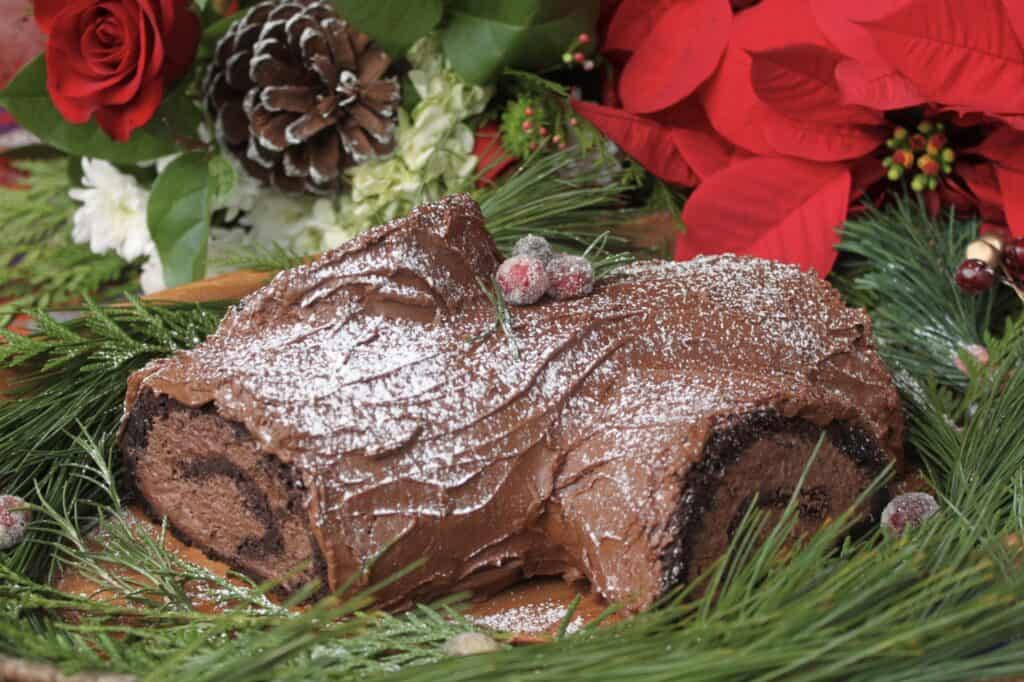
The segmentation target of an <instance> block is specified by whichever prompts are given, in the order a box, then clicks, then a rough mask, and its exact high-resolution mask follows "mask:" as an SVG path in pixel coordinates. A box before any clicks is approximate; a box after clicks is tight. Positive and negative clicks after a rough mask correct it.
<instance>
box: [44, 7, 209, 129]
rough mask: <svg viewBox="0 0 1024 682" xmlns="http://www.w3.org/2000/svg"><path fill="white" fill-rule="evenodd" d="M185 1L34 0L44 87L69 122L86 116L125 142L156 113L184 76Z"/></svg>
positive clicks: (191, 20) (195, 21)
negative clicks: (43, 37)
mask: <svg viewBox="0 0 1024 682" xmlns="http://www.w3.org/2000/svg"><path fill="white" fill-rule="evenodd" d="M187 7H188V0H35V17H36V22H37V23H38V24H39V26H40V28H42V30H43V32H44V33H47V34H49V40H48V42H47V45H46V71H47V78H46V87H47V89H48V90H49V92H50V98H51V99H52V100H53V103H54V105H55V106H56V107H57V110H58V111H59V112H60V114H61V116H63V117H64V118H65V119H66V120H68V121H70V122H71V123H85V122H86V121H88V120H89V119H90V118H91V117H92V116H94V115H95V116H96V121H97V122H98V123H99V124H100V127H101V128H103V130H105V131H106V132H107V134H108V135H110V136H111V137H112V138H114V139H115V140H118V141H121V142H123V141H125V140H127V139H128V137H129V136H130V135H131V133H132V131H133V130H135V129H136V128H139V127H141V126H143V125H145V124H146V123H147V122H148V121H149V120H150V119H151V118H153V114H154V113H155V112H156V110H157V107H159V106H160V102H161V100H162V99H163V96H164V90H165V88H166V86H167V85H169V84H170V83H172V82H173V81H175V80H177V79H178V78H181V77H182V76H183V75H184V74H185V71H187V70H188V67H189V65H191V63H192V59H193V58H194V56H195V52H196V46H197V45H198V43H199V30H200V29H199V18H198V17H197V16H196V15H195V14H193V13H192V12H190V11H189V10H188V9H187Z"/></svg>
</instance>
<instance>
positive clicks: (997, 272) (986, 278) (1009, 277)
mask: <svg viewBox="0 0 1024 682" xmlns="http://www.w3.org/2000/svg"><path fill="white" fill-rule="evenodd" d="M965 255H966V258H965V259H964V261H963V262H962V263H960V266H959V267H958V268H957V269H956V283H957V285H958V286H959V287H960V288H961V289H963V290H964V291H966V292H967V293H969V294H980V293H982V292H983V291H988V290H989V289H991V288H992V286H993V285H994V284H995V283H996V281H997V280H999V279H1000V277H1001V278H1002V280H1003V281H1004V282H1005V283H1006V284H1008V285H1010V286H1012V287H1014V288H1017V287H1018V286H1020V285H1021V284H1024V238H1017V239H1013V240H1011V241H1008V242H1004V241H1003V240H1002V239H1001V238H1000V237H999V236H998V235H994V234H987V235H983V236H982V237H980V238H979V239H976V240H974V241H973V242H971V243H970V244H969V245H968V246H967V252H966V254H965Z"/></svg>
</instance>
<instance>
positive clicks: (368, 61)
mask: <svg viewBox="0 0 1024 682" xmlns="http://www.w3.org/2000/svg"><path fill="white" fill-rule="evenodd" d="M390 66H391V59H390V58H389V57H388V55H387V53H386V52H384V50H382V49H381V48H379V47H377V46H376V45H375V44H374V43H373V42H372V41H371V40H370V38H369V36H367V35H366V34H364V33H360V32H359V31H356V30H355V29H354V28H353V27H351V26H350V25H349V24H348V22H346V21H345V20H344V19H342V18H341V17H339V16H338V14H337V12H335V11H334V8H333V7H332V6H331V5H330V4H329V3H327V2H321V1H320V0H288V1H287V2H270V1H268V2H261V3H260V4H258V5H256V6H254V7H253V8H252V9H250V10H249V12H248V13H247V14H246V16H245V17H244V18H243V19H241V20H239V21H237V22H235V23H234V24H232V26H231V28H230V29H229V30H228V32H227V33H226V34H225V35H224V37H223V38H221V40H220V41H219V42H218V43H217V50H216V52H215V55H214V60H213V63H212V64H211V65H210V68H209V70H208V72H207V74H206V81H205V83H204V86H203V90H204V101H205V104H206V107H207V109H208V110H209V112H210V113H211V115H213V116H214V117H215V118H216V133H217V139H218V141H219V142H220V143H221V144H223V145H224V146H225V147H226V148H227V149H229V150H231V152H233V153H234V154H235V155H236V156H237V157H238V158H239V160H240V161H241V162H242V165H243V166H244V167H245V169H246V170H247V171H248V172H249V173H250V174H251V175H253V176H254V177H255V178H257V179H259V180H261V181H262V182H264V183H266V184H269V185H272V186H274V187H276V188H278V189H280V190H283V191H287V192H302V191H306V192H313V193H317V194H323V193H327V192H332V191H336V190H337V189H338V188H339V186H340V179H341V172H342V171H343V170H344V169H345V168H346V167H348V166H351V165H354V164H359V163H362V162H364V161H367V160H369V159H372V158H376V157H379V156H382V155H385V154H388V153H390V152H391V151H392V150H393V149H394V145H395V138H394V131H395V117H396V105H397V104H398V102H399V99H400V92H399V87H398V82H397V81H396V80H395V79H394V78H390V77H387V75H386V74H387V72H388V69H389V67H390Z"/></svg>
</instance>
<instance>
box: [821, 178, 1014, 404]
mask: <svg viewBox="0 0 1024 682" xmlns="http://www.w3.org/2000/svg"><path fill="white" fill-rule="evenodd" d="M977 225H978V223H977V221H976V220H967V221H964V220H959V219H957V218H956V217H955V215H954V214H953V212H952V211H950V212H949V213H947V214H945V215H943V216H939V217H932V216H930V215H929V214H928V211H927V209H926V208H925V206H924V203H923V201H921V200H920V199H918V198H917V197H916V196H914V197H902V198H899V199H897V200H896V201H894V202H893V203H892V205H890V206H887V207H886V208H884V209H877V208H874V207H872V206H867V207H866V208H865V212H864V213H863V214H862V215H861V216H859V217H857V218H855V219H853V220H850V221H849V222H847V224H846V227H845V228H844V230H843V239H842V242H841V244H840V245H839V247H838V248H839V250H840V251H841V252H843V253H847V254H851V255H853V256H856V257H857V258H855V259H853V261H852V262H851V263H848V264H847V266H846V267H847V274H846V275H840V276H838V277H835V278H834V280H835V281H836V283H837V285H838V286H839V288H840V290H841V291H843V293H844V294H845V295H846V297H847V300H848V301H850V302H851V303H853V304H855V305H862V306H865V307H867V308H868V309H869V310H870V311H871V317H872V319H873V321H874V330H875V336H876V337H877V338H878V340H879V350H880V352H881V354H882V356H883V357H884V358H885V359H886V361H887V362H888V363H889V364H890V366H891V367H893V368H895V369H896V370H897V377H896V378H897V380H898V381H899V382H900V383H901V388H902V389H903V390H904V392H905V394H907V395H908V396H909V397H911V398H913V396H914V395H915V394H916V393H919V388H920V386H921V385H923V383H922V382H926V381H927V379H928V377H930V376H934V377H935V378H936V379H938V380H939V381H940V382H941V383H943V384H945V385H949V386H955V387H958V388H963V387H964V386H966V384H967V380H966V377H964V375H963V374H962V373H961V372H960V371H959V370H958V369H957V368H956V366H955V364H954V362H953V360H954V359H955V358H956V357H957V356H958V354H959V353H960V352H961V351H962V349H963V348H964V346H966V345H968V344H984V343H985V342H986V340H987V338H986V334H987V333H989V332H990V331H996V330H998V329H999V328H1000V327H1001V325H1002V323H1003V320H1004V319H1005V317H1006V316H1007V315H1009V314H1010V313H1012V312H1016V311H1019V310H1020V302H1019V301H1017V299H1016V297H1015V296H1014V295H1013V294H1012V292H1010V291H1009V290H1007V289H1005V288H1002V287H1000V288H997V289H994V290H993V291H991V292H988V293H984V294H981V295H979V296H971V295H969V294H966V293H964V292H963V291H961V290H960V289H959V288H958V287H957V285H956V282H955V281H954V277H953V275H954V272H955V271H956V268H957V266H958V265H959V264H960V262H961V261H962V260H963V258H964V255H963V254H964V249H965V247H966V246H967V244H968V243H969V242H970V241H971V240H973V239H975V238H976V236H977V234H978V232H977Z"/></svg>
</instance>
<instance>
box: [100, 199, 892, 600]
mask: <svg viewBox="0 0 1024 682" xmlns="http://www.w3.org/2000/svg"><path fill="white" fill-rule="evenodd" d="M498 264H499V256H498V254H497V251H496V249H495V246H494V242H493V241H492V240H491V238H490V236H489V235H488V233H487V232H486V231H485V229H484V224H483V217H482V216H481V213H480V210H479V208H478V207H477V206H476V204H475V203H474V202H473V201H472V200H471V199H470V198H469V197H467V196H465V195H458V196H452V197H449V198H447V199H444V200H443V201H440V202H438V203H435V204H431V205H427V206H423V207H421V208H418V209H416V210H415V211H413V213H412V214H411V215H409V216H408V217H406V218H403V219H400V220H396V221H394V222H392V223H390V224H388V225H383V226H381V227H378V228H375V229H373V230H371V231H370V232H367V233H365V234H364V235H362V236H360V237H359V238H357V239H355V240H353V241H351V242H349V243H348V244H346V245H344V246H342V247H341V248H339V249H336V250H334V251H331V252H328V253H326V254H324V255H323V256H322V257H321V258H320V259H319V260H317V261H316V262H314V263H312V264H309V265H303V266H301V267H298V268H295V269H293V270H290V271H287V272H283V273H281V274H279V275H277V276H276V277H275V278H274V279H273V281H271V282H270V283H269V284H268V285H267V286H265V287H264V288H263V289H261V290H259V291H257V292H255V293H254V294H252V295H250V296H249V297H247V298H246V299H244V300H243V301H242V302H241V303H240V304H239V305H238V306H237V307H236V308H234V309H233V310H232V311H231V312H229V313H228V315H227V316H226V317H225V319H224V321H223V322H222V323H221V325H220V328H219V329H218V330H217V332H216V333H215V334H214V335H213V336H211V337H210V338H208V339H207V340H206V341H205V342H204V343H202V344H201V345H199V346H198V347H197V348H195V349H194V350H191V351H187V352H182V353H178V354H177V355H175V356H174V357H171V358H168V359H163V360H158V361H156V362H153V363H151V364H150V365H149V366H147V367H146V368H145V369H143V370H142V371H140V372H138V373H137V374H135V375H134V376H133V377H132V379H131V382H130V385H129V389H128V395H127V401H126V407H125V418H124V422H123V425H122V432H121V436H120V445H121V448H122V450H123V452H124V453H125V455H126V459H127V464H128V467H127V468H128V475H129V476H130V477H131V480H132V481H133V484H134V486H135V489H136V491H137V494H138V496H139V498H140V499H141V501H142V502H143V504H144V505H145V506H146V508H147V509H148V511H149V513H151V514H152V515H153V516H154V517H155V518H162V517H166V518H167V520H168V522H169V524H170V527H171V528H172V530H173V531H174V533H176V534H177V535H178V536H179V537H180V538H181V539H183V540H184V541H186V542H188V543H191V544H193V545H196V546H198V547H199V548H201V549H202V550H204V551H205V552H207V553H208V554H210V555H212V556H213V557H216V558H219V559H221V560H223V561H226V562H227V563H228V564H230V565H232V566H233V567H235V568H237V569H239V570H241V571H243V572H245V573H247V574H249V575H251V576H253V577H255V578H258V579H269V578H277V579H280V578H284V577H286V576H287V579H286V580H285V581H284V585H283V589H284V590H285V591H287V590H292V589H295V588H297V587H298V586H299V585H301V584H303V583H304V582H305V581H307V580H309V579H311V578H313V577H320V578H321V579H322V581H323V584H324V585H325V587H326V588H329V589H335V588H338V587H340V586H341V585H343V584H345V582H346V580H349V579H350V578H351V577H352V576H353V575H359V576H360V577H359V578H358V579H357V581H356V583H355V586H354V587H353V588H352V589H357V588H358V586H359V585H366V584H371V583H375V582H379V581H381V580H383V579H384V578H387V577H389V576H391V575H393V574H394V573H395V572H397V571H399V570H400V569H403V568H406V567H408V566H409V565H410V564H412V563H413V562H415V561H417V560H423V562H424V563H423V564H422V565H421V566H419V567H418V568H416V569H415V570H413V571H412V572H410V573H408V574H407V575H405V576H404V577H402V578H401V579H400V580H398V581H397V582H394V583H392V584H390V585H389V586H387V587H386V588H385V589H383V590H381V591H380V592H379V597H380V599H381V601H382V603H383V605H388V606H394V607H401V606H405V605H408V604H410V603H411V602H413V601H416V600H429V599H431V598H435V597H438V596H439V595H443V594H446V593H450V592H453V591H456V590H463V589H469V590H474V591H475V592H476V593H477V594H484V593H487V592H490V591H493V590H495V589H497V588H500V587H502V586H505V585H507V584H508V583H510V582H512V581H515V580H518V579H521V578H522V577H526V576H534V575H560V576H562V577H564V578H565V579H566V580H579V579H586V580H588V581H589V582H590V583H591V585H592V586H593V587H594V588H595V589H596V590H597V591H598V592H599V593H600V594H601V595H603V596H604V597H606V598H608V599H610V600H615V601H619V602H621V603H623V604H625V605H627V607H628V608H630V609H638V608H642V607H644V606H647V605H649V604H651V602H652V601H653V600H655V599H656V598H658V596H659V595H662V594H663V593H664V592H665V591H666V590H667V589H669V588H671V587H673V586H674V585H677V584H678V583H680V582H681V581H685V580H686V579H688V578H690V577H692V576H694V575H696V574H697V573H699V572H700V571H701V570H702V569H703V568H705V567H707V566H708V565H709V564H710V563H711V562H712V561H714V559H715V558H716V557H717V556H718V555H719V554H720V553H721V552H722V551H723V549H724V548H725V547H726V545H727V543H728V542H729V540H730V536H731V534H732V533H733V532H734V531H735V527H736V524H737V523H738V521H739V520H740V519H741V518H742V515H743V513H744V512H745V511H746V509H747V507H748V506H749V504H750V502H751V500H752V499H754V497H755V494H756V496H757V497H758V499H759V502H760V504H761V505H762V506H765V507H774V508H777V507H780V506H782V505H784V504H785V503H786V501H787V500H788V499H789V497H790V495H791V494H792V491H793V489H794V487H795V486H796V483H797V481H798V480H799V477H800V475H801V473H802V471H803V469H804V467H805V464H806V462H807V460H808V458H809V456H810V454H811V452H812V451H813V449H814V446H815V445H816V443H817V442H818V439H819V436H820V434H821V433H822V432H824V433H825V434H826V437H825V440H824V445H823V446H822V448H821V449H820V451H819V454H818V457H817V459H816V460H815V462H814V464H813V467H812V468H811V469H810V473H809V475H808V478H807V480H806V482H805V484H804V487H803V489H802V493H801V498H800V505H799V513H800V519H799V526H798V530H799V531H801V532H803V531H811V530H813V529H814V528H815V527H817V526H818V525H819V524H821V523H822V522H823V521H824V520H825V519H827V518H829V517H835V516H836V515H837V514H839V513H841V512H842V511H844V510H845V509H847V508H848V507H849V506H850V505H852V504H853V503H854V502H855V499H856V498H857V496H858V495H859V494H860V493H861V492H862V491H863V490H864V489H865V487H866V486H867V485H868V484H869V482H870V481H871V480H872V479H873V478H874V477H875V476H876V474H877V473H878V472H879V471H880V470H881V469H882V467H883V466H885V464H887V463H889V462H890V461H893V460H894V459H898V458H899V457H900V438H901V429H902V422H901V416H900V410H899V403H898V398H897V394H896V391H895V390H894V388H893V385H892V382H891V380H890V377H889V376H888V374H887V373H886V370H885V369H884V367H883V365H882V363H881V362H880V360H879V359H878V357H877V355H876V353H875V351H874V349H873V347H872V340H871V334H870V321H869V319H868V317H867V315H866V314H865V313H864V312H863V311H860V310H854V309H849V308H846V307H845V306H844V304H843V302H842V301H841V299H840V298H839V296H838V295H837V294H836V292H835V291H833V290H832V289H831V288H830V287H829V285H828V284H826V283H824V282H822V281H821V280H819V279H818V278H816V277H814V276H813V275H809V274H804V273H801V272H800V271H798V270H797V269H796V268H794V267H791V266H788V265H782V264H778V263H773V262H769V261H763V260H757V259H750V258H738V257H733V256H718V257H704V258H698V259H696V260H693V261H690V262H687V263H669V262H645V263H638V264H635V265H632V266H628V267H626V268H623V269H621V270H620V271H618V272H616V273H615V274H613V275H612V276H611V277H609V278H606V279H605V280H603V281H601V282H599V283H598V284H597V285H596V287H595V288H594V291H593V293H591V294H590V295H588V296H585V297H582V298H579V299H576V300H569V301H553V300H552V301H544V302H541V303H538V304H536V305H532V306H524V307H514V308H510V312H509V315H510V317H509V320H508V321H509V322H510V323H511V326H512V332H513V334H512V337H511V338H510V336H509V335H508V334H506V333H505V331H503V330H501V329H499V330H497V331H494V323H495V316H496V308H495V305H494V304H493V303H492V302H491V300H489V299H488V297H487V296H486V295H485V292H484V290H483V288H482V286H481V282H489V281H490V280H491V278H492V276H493V275H494V273H495V271H496V269H497V267H498ZM489 330H491V331H492V333H488V331H489ZM876 502H880V500H876ZM876 511H877V510H876ZM863 513H864V514H871V513H873V512H872V510H869V509H864V510H863ZM300 565H301V566H303V568H302V570H299V571H298V572H295V570H294V569H295V567H296V566H300ZM364 569H365V570H364Z"/></svg>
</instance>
